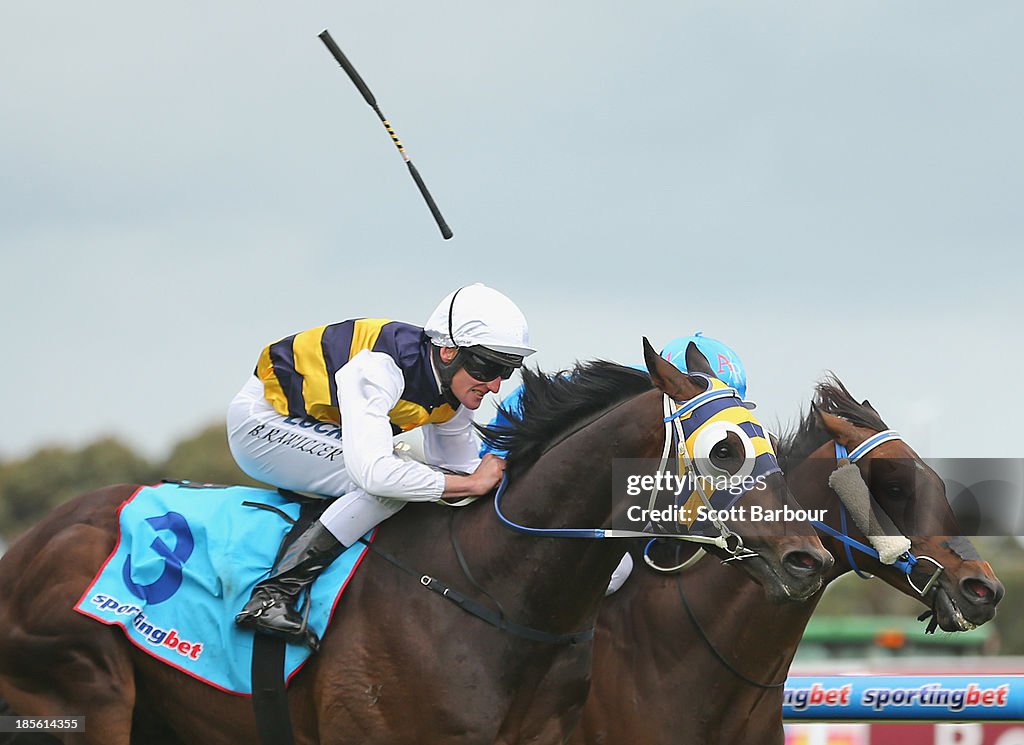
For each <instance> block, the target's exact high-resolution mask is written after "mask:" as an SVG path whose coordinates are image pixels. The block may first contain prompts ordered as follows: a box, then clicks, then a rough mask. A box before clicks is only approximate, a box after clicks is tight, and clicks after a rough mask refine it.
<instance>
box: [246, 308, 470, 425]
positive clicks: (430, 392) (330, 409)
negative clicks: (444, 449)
mask: <svg viewBox="0 0 1024 745" xmlns="http://www.w3.org/2000/svg"><path fill="white" fill-rule="evenodd" d="M364 349H368V350H370V351H373V352H382V353H384V354H386V355H388V356H389V357H391V359H393V360H394V361H395V364H396V365H398V367H399V368H400V369H401V370H402V376H403V378H404V379H405V389H404V390H403V391H402V398H401V399H400V400H399V401H398V403H397V404H395V406H394V408H392V409H391V411H390V412H389V413H388V416H389V419H390V420H391V428H392V430H393V431H394V432H395V434H397V433H399V432H407V431H408V430H410V429H415V428H416V427H420V426H422V425H424V424H428V423H434V424H439V423H441V422H446V421H448V420H449V419H451V418H452V417H453V416H455V409H453V408H452V407H451V406H449V405H448V404H447V403H445V402H444V400H443V399H442V397H441V393H440V391H439V390H438V387H437V381H436V379H435V377H434V371H433V368H432V366H431V364H430V340H429V339H428V338H427V336H426V334H424V333H423V329H422V328H420V327H419V326H412V325H410V324H407V323H401V322H399V321H389V320H387V319H384V318H358V319H355V320H349V321H342V322H341V323H332V324H329V325H326V326H318V327H316V328H314V329H309V330H308V331H303V332H301V333H298V334H293V335H291V336H288V337H285V338H284V339H281V340H280V341H277V342H274V343H273V344H270V345H269V346H267V347H265V348H264V349H263V352H262V353H261V354H260V358H259V361H258V362H257V363H256V375H257V377H259V379H260V380H262V381H263V386H264V395H265V396H266V399H267V401H269V402H270V404H271V405H272V406H273V407H274V409H275V410H276V411H277V412H278V413H280V414H282V415H284V416H294V417H306V416H309V417H312V418H314V419H318V420H320V421H325V422H334V423H335V424H340V423H341V412H340V411H339V409H338V389H337V384H336V383H335V379H334V376H335V373H337V372H338V370H339V369H341V367H342V366H343V365H344V364H345V363H346V362H348V361H349V360H350V359H352V358H353V357H354V356H355V355H357V354H358V353H359V352H361V351H363V350H364Z"/></svg>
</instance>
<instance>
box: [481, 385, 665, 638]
mask: <svg viewBox="0 0 1024 745" xmlns="http://www.w3.org/2000/svg"><path fill="white" fill-rule="evenodd" d="M663 436H664V424H663V423H662V420H661V394H660V392H657V391H651V392H649V393H645V394H641V395H640V396H637V397H636V398H634V399H631V400H629V401H627V402H626V403H624V404H622V405H620V406H618V407H616V408H615V409H613V410H611V411H609V412H608V413H607V414H605V415H604V416H602V417H600V418H598V419H597V420H595V421H594V422H592V423H590V424H589V425H587V426H586V427H584V428H582V429H581V430H579V431H578V432H575V433H573V434H572V435H570V436H569V437H567V438H566V439H564V440H562V441H561V442H559V443H558V444H556V445H555V446H553V447H552V448H551V449H550V450H549V451H547V452H546V453H545V454H544V455H543V456H542V457H541V458H540V460H538V461H537V463H535V464H534V465H533V466H531V467H530V468H529V469H528V470H526V471H525V472H523V473H521V474H517V475H515V476H513V478H512V479H511V480H510V482H509V486H508V488H507V490H506V493H505V495H504V497H503V500H502V510H503V512H504V513H505V514H506V516H508V517H509V519H511V520H513V521H515V522H517V523H519V524H522V525H528V526H531V527H538V528H600V527H606V526H607V523H608V521H609V520H610V517H611V512H612V498H611V491H610V484H611V479H612V463H613V461H614V460H615V459H616V458H647V457H656V456H657V455H660V453H661V448H662V443H663V439H662V438H663ZM490 517H491V519H489V520H487V523H486V524H485V525H480V526H479V528H480V531H479V540H478V541H477V548H478V550H479V555H480V559H479V561H480V563H481V565H482V566H483V574H484V576H486V577H487V581H486V583H485V586H487V587H488V589H489V590H490V589H491V588H494V594H495V595H496V596H497V597H505V598H511V599H512V601H511V606H512V607H517V608H518V613H517V615H518V617H519V618H521V619H523V621H522V622H525V623H537V624H540V625H543V627H544V628H547V629H550V630H552V631H575V630H577V629H578V628H579V624H580V621H581V619H583V618H588V617H593V616H594V615H595V614H596V612H597V606H598V603H599V602H600V600H601V598H602V597H603V595H604V589H605V588H606V586H607V583H608V579H609V577H610V576H611V573H612V570H613V569H614V568H615V565H616V564H617V563H618V561H619V559H620V558H621V556H622V554H623V552H624V551H625V549H626V547H625V545H624V544H622V543H621V542H619V541H616V540H598V539H579V538H549V537H542V536H535V535H523V534H520V533H515V532H512V531H510V530H509V529H508V528H506V527H504V526H501V525H499V524H498V522H497V521H496V520H494V519H493V516H490ZM503 602H504V601H503ZM506 607H508V606H506ZM509 610H510V612H511V608H510V607H509Z"/></svg>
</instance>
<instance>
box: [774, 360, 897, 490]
mask: <svg viewBox="0 0 1024 745" xmlns="http://www.w3.org/2000/svg"><path fill="white" fill-rule="evenodd" d="M818 411H824V412H825V413H826V414H833V415H834V416H838V417H842V418H843V419H845V420H846V421H848V422H850V423H852V424H854V425H856V426H858V427H866V428H867V429H873V430H875V431H878V432H881V431H882V430H885V429H889V427H888V425H886V423H885V422H883V421H882V417H880V416H879V415H878V412H877V411H875V410H874V408H873V407H872V406H871V404H870V403H868V402H867V401H864V402H862V403H857V399H855V398H854V397H853V395H852V394H851V393H850V392H849V391H848V390H846V386H844V385H843V383H842V381H840V380H839V378H837V377H836V376H835V375H834V374H832V373H829V375H827V376H826V377H825V379H824V380H822V381H821V382H819V383H818V385H817V386H815V388H814V399H813V400H812V401H811V410H810V411H808V412H807V413H806V414H804V415H803V417H802V419H801V421H800V423H799V424H798V425H797V427H796V429H795V430H794V431H792V432H785V433H784V434H783V435H782V436H781V437H780V438H779V446H778V448H777V450H778V453H777V454H778V458H779V465H780V466H781V467H782V470H783V471H787V470H789V469H790V468H792V467H794V466H796V465H797V464H798V463H800V462H801V461H803V460H804V459H805V458H807V456H809V455H810V454H811V453H813V452H814V451H815V450H817V449H818V448H820V447H821V446H822V445H824V444H825V443H826V442H828V441H829V440H831V439H832V435H830V434H829V433H828V431H827V430H826V429H825V428H824V427H823V426H822V424H821V418H820V417H819V416H818V414H817V412H818Z"/></svg>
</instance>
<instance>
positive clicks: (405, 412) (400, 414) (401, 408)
mask: <svg viewBox="0 0 1024 745" xmlns="http://www.w3.org/2000/svg"><path fill="white" fill-rule="evenodd" d="M388 419H390V420H391V423H392V424H394V425H395V426H396V427H398V428H399V429H400V430H402V431H403V432H408V431H409V430H410V429H416V428H417V427H421V426H423V425H424V424H426V423H427V422H428V421H430V414H428V413H427V410H426V409H425V408H423V407H422V406H420V405H419V404H415V403H413V402H412V401H406V400H405V399H402V400H401V401H399V402H398V403H397V404H395V405H394V407H393V408H392V409H391V411H389V412H388Z"/></svg>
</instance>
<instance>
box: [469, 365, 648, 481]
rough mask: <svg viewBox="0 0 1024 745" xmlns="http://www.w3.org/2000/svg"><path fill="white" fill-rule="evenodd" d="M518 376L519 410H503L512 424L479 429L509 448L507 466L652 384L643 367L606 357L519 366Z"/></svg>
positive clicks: (532, 457) (520, 464)
mask: <svg viewBox="0 0 1024 745" xmlns="http://www.w3.org/2000/svg"><path fill="white" fill-rule="evenodd" d="M522 375H523V389H522V397H521V398H520V399H519V406H518V407H515V408H516V409H517V410H509V409H505V408H502V411H503V412H504V413H505V415H506V416H507V417H508V418H509V420H510V424H509V425H508V426H504V427H478V429H479V430H480V432H481V434H482V435H483V438H484V440H485V441H486V442H487V443H488V444H489V445H491V446H493V447H495V448H498V449H500V450H505V451H508V457H507V461H508V464H509V469H520V468H525V467H526V466H529V465H530V464H532V463H534V462H535V461H536V460H537V459H538V458H540V456H541V454H542V453H543V452H544V451H545V450H546V449H547V448H548V447H549V446H550V445H551V444H553V443H554V442H555V441H556V440H557V438H558V437H559V436H561V435H563V434H566V433H568V432H569V431H570V430H571V429H572V428H573V427H575V426H577V425H579V424H580V423H581V422H583V421H584V420H585V419H586V418H587V417H590V416H594V415H596V414H599V413H601V412H603V411H605V410H606V409H609V408H611V407H612V406H614V405H616V404H618V403H620V402H622V401H625V400H626V399H628V398H632V397H633V396H636V395H638V394H640V393H643V392H645V391H649V390H651V388H653V387H654V386H653V384H652V383H651V379H650V377H649V376H648V374H647V372H646V371H641V370H636V369H634V368H631V367H624V366H622V365H618V364H615V363H614V362H606V361H604V360H593V361H590V362H580V363H577V364H576V366H575V367H574V368H573V369H572V370H566V371H563V372H558V373H543V372H541V371H539V370H531V369H528V368H523V370H522Z"/></svg>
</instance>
